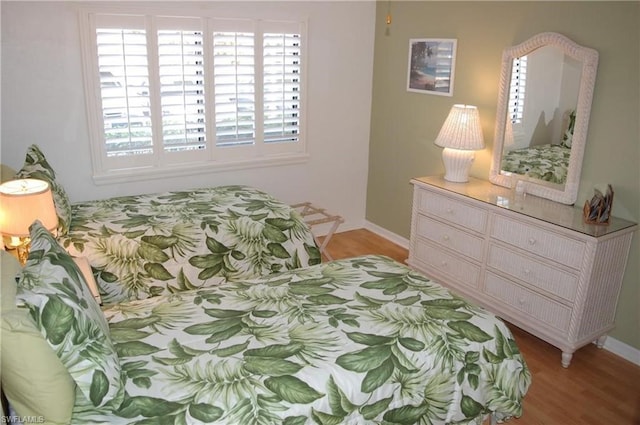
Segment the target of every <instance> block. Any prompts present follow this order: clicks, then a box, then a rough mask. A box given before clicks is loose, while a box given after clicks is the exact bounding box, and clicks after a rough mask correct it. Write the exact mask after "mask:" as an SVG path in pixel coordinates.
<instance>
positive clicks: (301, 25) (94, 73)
mask: <svg viewBox="0 0 640 425" xmlns="http://www.w3.org/2000/svg"><path fill="white" fill-rule="evenodd" d="M167 12H168V11H167V10H164V9H155V8H143V9H140V8H122V7H113V8H111V7H105V8H103V7H100V8H81V9H80V10H79V20H80V25H79V26H80V39H81V48H82V59H83V63H82V65H83V79H84V86H85V102H86V111H87V121H88V131H89V144H90V150H91V162H92V166H93V180H94V182H95V183H96V184H109V183H119V182H128V181H137V180H149V179H157V178H167V177H178V176H185V175H194V174H202V173H210V172H219V171H230V170H240V169H246V168H257V167H269V166H280V165H288V164H298V163H303V162H306V161H308V160H309V157H310V156H309V153H308V143H307V137H306V128H307V121H306V111H307V79H308V78H307V75H308V71H307V62H308V60H307V51H308V46H307V44H308V41H307V40H308V38H307V19H306V18H295V19H289V17H287V19H282V20H278V19H273V18H272V17H269V18H265V19H262V18H261V17H256V16H252V17H240V18H235V17H220V16H216V15H215V14H213V13H212V12H208V11H203V10H199V9H196V10H181V11H180V14H179V16H176V14H175V13H167ZM104 16H107V17H111V18H116V17H117V19H118V20H119V21H120V22H124V23H125V24H127V23H129V22H135V20H138V21H139V20H140V18H141V17H142V18H143V19H144V22H145V24H144V27H145V29H146V31H147V34H146V35H147V59H148V67H149V74H150V75H149V79H150V83H149V86H150V108H151V111H152V115H154V114H153V112H154V111H155V112H156V113H155V116H156V117H159V118H155V119H154V118H153V117H152V118H151V121H152V124H151V125H152V131H153V134H154V135H153V154H151V155H149V156H147V155H131V156H130V157H120V158H118V159H117V160H114V157H108V156H107V154H106V143H105V139H104V121H103V109H102V95H101V86H100V71H99V66H98V52H97V36H96V29H97V28H98V26H97V24H98V21H99V20H100V19H102V17H104ZM165 18H166V19H165ZM167 19H168V20H169V21H171V20H172V19H173V20H176V22H178V20H185V21H188V20H191V21H194V20H198V19H199V20H200V21H201V27H202V29H201V31H202V32H203V35H204V37H203V38H204V40H203V48H204V62H205V75H204V79H205V84H204V90H205V114H206V120H205V126H206V142H205V143H206V148H205V149H203V150H199V151H186V152H179V154H180V155H171V154H167V153H165V152H164V146H163V143H162V139H163V136H162V131H161V128H162V115H161V114H160V115H158V111H160V110H161V106H160V102H161V99H160V95H159V93H157V90H156V89H155V88H152V86H153V85H154V84H156V85H158V90H159V80H158V59H157V48H158V43H157V36H158V30H159V29H166V25H161V26H158V25H156V24H157V22H159V21H160V22H166V21H167ZM236 24H238V25H236ZM120 27H123V28H126V27H124V25H120ZM219 28H224V29H227V30H228V29H229V28H236V29H234V31H242V30H243V29H247V28H252V30H253V33H254V37H255V39H256V46H255V47H256V48H255V51H254V55H255V58H256V61H255V62H256V64H255V67H256V78H255V83H254V84H255V92H256V97H255V115H254V124H255V127H256V131H262V127H263V123H264V121H265V114H264V104H263V93H262V92H263V80H264V77H263V71H264V66H263V64H262V55H263V45H262V43H263V33H269V32H274V31H273V29H274V28H276V29H278V28H280V31H282V32H283V33H297V34H299V35H300V40H301V46H300V54H299V56H300V58H301V64H300V75H301V76H300V83H299V84H300V89H299V90H300V93H301V94H300V99H299V104H300V108H299V109H300V112H299V113H298V116H297V120H298V128H299V129H298V133H297V137H298V140H297V141H296V142H293V143H292V142H281V143H264V135H263V134H262V133H256V138H255V143H253V144H252V145H245V146H242V145H240V146H216V130H215V125H216V124H215V122H216V119H215V100H214V99H215V92H214V87H215V82H214V79H213V76H214V69H213V34H214V32H215V31H217V30H218V29H219ZM186 29H188V30H190V28H186ZM285 29H286V30H285ZM292 30H294V31H292ZM150 41H151V42H150ZM258 136H260V137H258ZM173 154H175V152H173ZM182 154H184V155H182ZM145 156H146V158H143V157H145ZM122 158H126V159H124V160H123V159H122ZM174 158H176V159H174Z"/></svg>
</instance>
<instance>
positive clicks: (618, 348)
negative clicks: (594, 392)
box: [364, 220, 640, 366]
mask: <svg viewBox="0 0 640 425" xmlns="http://www.w3.org/2000/svg"><path fill="white" fill-rule="evenodd" d="M364 227H365V229H367V230H370V231H371V232H373V233H375V234H377V235H379V236H381V237H383V238H385V239H387V240H389V241H391V242H393V243H395V244H396V245H400V246H401V247H403V248H405V249H409V240H408V239H407V238H403V237H402V236H400V235H397V234H395V233H393V232H390V231H389V230H387V229H385V228H383V227H380V226H378V225H377V224H373V223H371V222H370V221H367V220H365V223H364ZM603 348H604V349H605V350H607V351H610V352H612V353H613V354H615V355H617V356H619V357H622V358H623V359H625V360H628V361H630V362H631V363H634V364H636V365H638V366H640V349H637V348H635V347H632V346H630V345H628V344H625V343H624V342H622V341H619V340H617V339H615V338H612V337H607V339H606V341H605V343H604V347H603Z"/></svg>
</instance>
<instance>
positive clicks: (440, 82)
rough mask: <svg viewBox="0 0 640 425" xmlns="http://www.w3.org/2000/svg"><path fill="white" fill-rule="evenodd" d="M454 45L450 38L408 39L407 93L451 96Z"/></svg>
mask: <svg viewBox="0 0 640 425" xmlns="http://www.w3.org/2000/svg"><path fill="white" fill-rule="evenodd" d="M457 45H458V40H457V39H454V38H412V39H410V40H409V64H408V70H407V91H410V92H414V93H426V94H435V95H438V96H453V83H454V75H455V68H456V48H457Z"/></svg>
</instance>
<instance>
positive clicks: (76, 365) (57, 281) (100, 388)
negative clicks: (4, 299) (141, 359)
mask: <svg viewBox="0 0 640 425" xmlns="http://www.w3.org/2000/svg"><path fill="white" fill-rule="evenodd" d="M30 237H31V252H30V253H29V258H28V259H27V263H26V265H25V267H24V269H23V270H22V273H21V274H20V278H19V281H18V289H17V295H16V299H17V300H18V302H23V303H24V304H25V305H27V306H28V307H29V310H30V311H31V316H32V317H33V319H34V320H35V322H36V325H37V326H38V328H39V329H40V333H41V334H42V335H43V336H44V337H45V339H46V340H47V342H48V343H49V345H50V346H51V347H52V348H53V349H54V351H55V352H56V354H57V355H58V357H59V358H60V360H61V361H62V363H63V364H64V365H65V366H66V368H67V370H68V371H69V374H70V375H71V377H72V378H73V379H74V381H75V382H76V385H77V386H78V389H79V390H80V391H81V392H82V393H83V395H84V396H85V397H86V398H87V399H88V400H90V401H91V402H92V403H93V405H94V406H96V407H101V406H104V405H105V404H106V403H108V402H110V401H112V400H116V399H118V398H120V397H121V396H122V393H123V391H122V381H121V379H120V362H119V360H118V356H117V354H116V351H115V348H114V346H113V343H112V341H111V337H110V334H109V327H108V325H107V320H106V318H105V317H104V314H103V313H102V310H100V306H99V305H98V304H97V303H96V301H95V299H94V298H93V295H91V292H90V291H89V287H88V286H87V283H86V282H85V281H84V278H83V277H82V273H81V272H80V270H79V269H78V266H76V264H75V263H74V262H73V260H72V259H71V257H70V256H69V254H68V253H67V252H66V251H65V250H64V248H62V247H61V246H60V245H59V244H58V242H57V241H56V240H55V239H54V237H53V235H51V233H49V232H48V231H47V230H46V229H45V228H44V227H43V226H42V224H41V223H40V222H39V221H36V222H34V223H33V224H32V225H31V228H30Z"/></svg>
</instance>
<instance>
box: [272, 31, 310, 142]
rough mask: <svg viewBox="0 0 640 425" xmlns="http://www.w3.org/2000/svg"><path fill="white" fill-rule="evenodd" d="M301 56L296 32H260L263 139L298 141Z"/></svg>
mask: <svg viewBox="0 0 640 425" xmlns="http://www.w3.org/2000/svg"><path fill="white" fill-rule="evenodd" d="M301 60H302V59H301V55H300V34H287V33H265V34H264V38H263V70H264V71H263V89H264V141H265V143H275V142H291V141H298V138H299V131H300V122H299V113H300V86H301V81H300V78H301V69H302V63H301Z"/></svg>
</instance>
